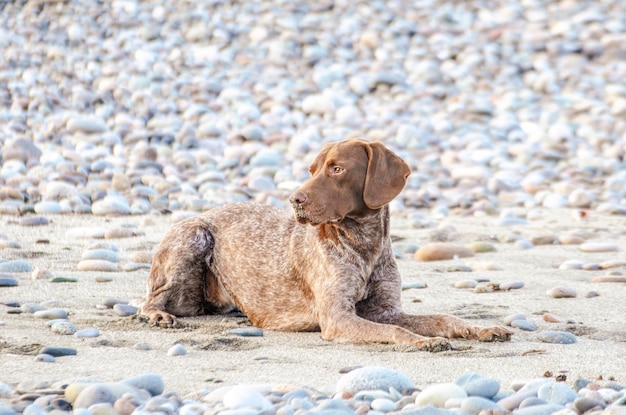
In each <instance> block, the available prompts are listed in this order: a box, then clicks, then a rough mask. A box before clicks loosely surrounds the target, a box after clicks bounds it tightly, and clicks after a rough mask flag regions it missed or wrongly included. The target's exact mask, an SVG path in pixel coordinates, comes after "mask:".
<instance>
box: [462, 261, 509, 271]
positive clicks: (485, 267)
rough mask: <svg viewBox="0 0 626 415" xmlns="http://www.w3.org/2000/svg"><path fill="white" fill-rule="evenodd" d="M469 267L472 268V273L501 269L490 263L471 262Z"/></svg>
mask: <svg viewBox="0 0 626 415" xmlns="http://www.w3.org/2000/svg"><path fill="white" fill-rule="evenodd" d="M469 266H470V267H472V271H499V270H500V269H501V268H500V266H499V265H498V264H496V263H495V262H490V261H482V262H472V263H470V264H469Z"/></svg>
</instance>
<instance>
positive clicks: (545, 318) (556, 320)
mask: <svg viewBox="0 0 626 415" xmlns="http://www.w3.org/2000/svg"><path fill="white" fill-rule="evenodd" d="M542 317H543V321H547V322H548V323H560V322H561V321H562V320H561V319H560V318H559V317H557V316H556V315H554V314H552V313H543V316H542Z"/></svg>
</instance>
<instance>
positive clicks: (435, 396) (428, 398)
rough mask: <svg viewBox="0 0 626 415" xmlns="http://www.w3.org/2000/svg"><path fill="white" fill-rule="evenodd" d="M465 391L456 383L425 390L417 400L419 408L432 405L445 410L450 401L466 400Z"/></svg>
mask: <svg viewBox="0 0 626 415" xmlns="http://www.w3.org/2000/svg"><path fill="white" fill-rule="evenodd" d="M465 398H467V393H466V392H465V390H464V389H463V388H462V387H461V386H459V385H456V384H454V383H437V384H432V385H429V386H427V387H426V388H424V390H423V391H421V392H420V393H419V395H417V397H416V398H415V404H416V405H417V406H428V405H432V406H434V407H436V408H445V405H446V401H448V400H450V399H465Z"/></svg>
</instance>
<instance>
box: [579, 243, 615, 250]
mask: <svg viewBox="0 0 626 415" xmlns="http://www.w3.org/2000/svg"><path fill="white" fill-rule="evenodd" d="M578 249H580V250H581V251H583V252H615V251H619V246H618V245H617V244H614V243H609V242H585V243H583V244H581V245H580V246H579V247H578Z"/></svg>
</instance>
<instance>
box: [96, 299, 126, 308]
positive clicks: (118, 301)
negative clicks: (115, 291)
mask: <svg viewBox="0 0 626 415" xmlns="http://www.w3.org/2000/svg"><path fill="white" fill-rule="evenodd" d="M102 304H103V305H105V306H106V307H108V308H113V307H115V305H117V304H128V301H126V300H121V299H119V298H113V297H107V298H105V299H104V301H103V302H102Z"/></svg>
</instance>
